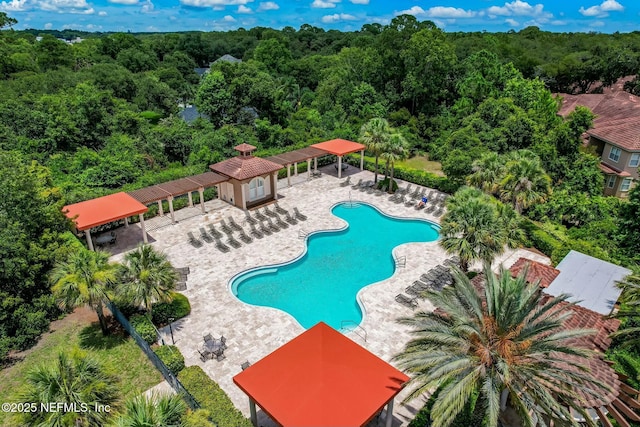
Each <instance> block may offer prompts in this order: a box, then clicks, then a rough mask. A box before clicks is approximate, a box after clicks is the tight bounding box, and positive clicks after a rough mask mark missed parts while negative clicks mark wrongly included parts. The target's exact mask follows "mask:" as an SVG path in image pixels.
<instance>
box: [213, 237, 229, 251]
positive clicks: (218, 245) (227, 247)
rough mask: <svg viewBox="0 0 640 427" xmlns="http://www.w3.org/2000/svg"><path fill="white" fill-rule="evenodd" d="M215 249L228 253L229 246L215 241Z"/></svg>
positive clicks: (220, 241) (218, 240)
mask: <svg viewBox="0 0 640 427" xmlns="http://www.w3.org/2000/svg"><path fill="white" fill-rule="evenodd" d="M216 248H218V250H219V251H220V252H229V246H227V245H225V244H224V243H222V240H220V239H216Z"/></svg>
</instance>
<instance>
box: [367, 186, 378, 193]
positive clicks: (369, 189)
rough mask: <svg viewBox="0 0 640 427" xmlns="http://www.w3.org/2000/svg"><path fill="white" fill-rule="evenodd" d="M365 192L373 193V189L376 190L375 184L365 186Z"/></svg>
mask: <svg viewBox="0 0 640 427" xmlns="http://www.w3.org/2000/svg"><path fill="white" fill-rule="evenodd" d="M366 191H367V194H373V192H374V191H376V188H375V185H374V184H371V185H370V186H368V187H367V190H366Z"/></svg>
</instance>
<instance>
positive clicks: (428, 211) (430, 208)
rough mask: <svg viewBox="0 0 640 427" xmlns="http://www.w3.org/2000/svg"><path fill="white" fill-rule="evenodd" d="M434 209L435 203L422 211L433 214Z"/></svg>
mask: <svg viewBox="0 0 640 427" xmlns="http://www.w3.org/2000/svg"><path fill="white" fill-rule="evenodd" d="M435 209H436V204H435V203H431V204H430V205H429V206H428V207H427V209H425V210H424V213H428V214H430V213H431V212H433V211H434V210H435Z"/></svg>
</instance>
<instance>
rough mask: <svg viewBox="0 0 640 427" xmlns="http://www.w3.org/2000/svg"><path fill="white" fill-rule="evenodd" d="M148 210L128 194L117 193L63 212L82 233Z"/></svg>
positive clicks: (71, 207) (81, 203)
mask: <svg viewBox="0 0 640 427" xmlns="http://www.w3.org/2000/svg"><path fill="white" fill-rule="evenodd" d="M147 210H148V209H147V207H146V206H145V205H143V204H142V203H140V202H139V201H137V200H136V199H134V198H133V197H131V196H130V195H128V194H127V193H115V194H111V195H109V196H104V197H98V198H97V199H92V200H86V201H84V202H80V203H74V204H72V205H67V206H65V207H63V208H62V212H64V214H65V215H66V216H67V218H70V219H72V220H74V221H75V223H76V228H77V229H78V230H80V231H83V230H88V229H90V228H92V227H97V226H99V225H103V224H108V223H110V222H113V221H117V220H119V219H123V218H128V217H130V216H133V215H138V214H141V213H145V212H146V211H147Z"/></svg>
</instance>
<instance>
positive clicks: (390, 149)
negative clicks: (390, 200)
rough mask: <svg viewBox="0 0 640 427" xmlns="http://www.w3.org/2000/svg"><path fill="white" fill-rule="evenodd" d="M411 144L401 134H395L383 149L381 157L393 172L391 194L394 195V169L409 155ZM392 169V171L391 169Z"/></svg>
mask: <svg viewBox="0 0 640 427" xmlns="http://www.w3.org/2000/svg"><path fill="white" fill-rule="evenodd" d="M408 146H409V144H408V143H407V140H406V139H404V136H402V134H400V133H394V134H392V135H391V136H390V137H389V140H388V142H387V143H386V144H385V145H384V146H383V147H382V152H381V153H380V157H382V158H383V159H384V160H386V162H387V170H391V175H390V179H389V193H393V168H394V164H395V162H397V161H400V160H404V159H406V158H407V156H408V155H409V149H408ZM389 167H391V169H389Z"/></svg>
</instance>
